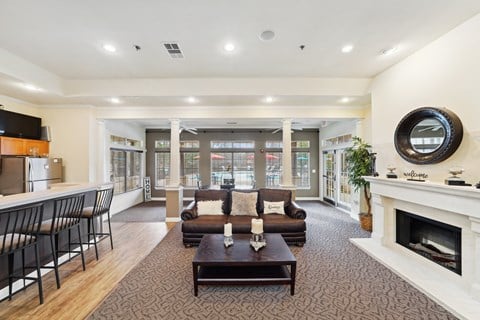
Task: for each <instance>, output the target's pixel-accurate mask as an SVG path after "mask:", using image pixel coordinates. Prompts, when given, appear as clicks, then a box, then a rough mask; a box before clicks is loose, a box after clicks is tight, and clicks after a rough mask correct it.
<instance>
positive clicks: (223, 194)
mask: <svg viewBox="0 0 480 320" xmlns="http://www.w3.org/2000/svg"><path fill="white" fill-rule="evenodd" d="M209 200H222V201H223V205H222V211H223V213H226V214H228V213H230V199H229V194H228V190H195V203H198V202H199V201H209ZM197 209H198V207H197Z"/></svg>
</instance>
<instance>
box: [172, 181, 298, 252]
mask: <svg viewBox="0 0 480 320" xmlns="http://www.w3.org/2000/svg"><path fill="white" fill-rule="evenodd" d="M232 191H236V192H258V196H257V203H256V210H257V214H258V217H259V218H262V219H263V230H264V232H265V233H280V234H281V235H282V236H283V238H284V239H285V242H286V243H287V244H289V245H291V244H295V245H298V246H303V244H304V243H305V241H306V224H305V218H306V216H307V214H306V212H305V210H303V209H302V208H300V207H299V206H298V205H297V204H296V203H295V202H294V201H292V192H291V191H290V190H283V189H259V190H248V191H247V190H196V191H195V200H194V201H192V202H191V203H190V204H189V205H188V206H187V207H186V208H185V209H184V210H183V211H182V213H181V218H182V220H183V223H182V232H183V244H184V245H185V246H186V247H187V246H193V245H198V244H199V243H200V240H201V239H202V237H203V235H204V234H207V233H222V234H223V230H224V224H225V223H227V222H231V223H232V232H233V233H234V234H235V233H250V232H251V220H252V218H254V217H252V216H243V215H235V216H234V215H230V212H231V209H232V208H231V205H232V203H231V201H232V197H231V192H232ZM209 200H222V201H223V204H222V212H223V215H200V216H199V215H198V214H197V202H198V201H209ZM263 201H270V202H277V201H284V210H285V214H263V212H264V207H263V203H264V202H263Z"/></svg>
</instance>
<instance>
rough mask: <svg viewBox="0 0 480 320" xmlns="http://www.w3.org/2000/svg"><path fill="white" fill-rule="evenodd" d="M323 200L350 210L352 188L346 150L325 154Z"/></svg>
mask: <svg viewBox="0 0 480 320" xmlns="http://www.w3.org/2000/svg"><path fill="white" fill-rule="evenodd" d="M323 200H324V201H326V202H329V203H331V204H333V205H334V206H337V207H341V208H343V209H346V210H349V209H350V206H351V205H350V201H351V187H350V184H349V183H348V175H347V162H346V157H345V150H344V149H337V150H329V151H324V152H323Z"/></svg>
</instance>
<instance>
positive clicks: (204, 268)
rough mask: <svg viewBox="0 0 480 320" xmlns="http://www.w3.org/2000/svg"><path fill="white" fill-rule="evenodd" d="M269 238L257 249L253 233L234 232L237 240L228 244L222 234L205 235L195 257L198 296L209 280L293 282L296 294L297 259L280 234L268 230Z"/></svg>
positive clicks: (251, 282) (291, 287)
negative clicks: (252, 236) (253, 244)
mask: <svg viewBox="0 0 480 320" xmlns="http://www.w3.org/2000/svg"><path fill="white" fill-rule="evenodd" d="M265 238H266V241H267V246H266V247H264V248H262V249H260V250H259V251H258V252H256V251H255V250H254V249H253V248H252V247H251V246H250V242H249V241H250V234H235V235H233V240H234V244H233V246H230V247H228V248H225V246H224V245H223V235H222V234H207V235H204V236H203V238H202V241H201V242H200V245H199V246H198V249H197V252H196V254H195V257H194V258H193V261H192V265H193V291H194V294H195V296H197V295H198V286H199V285H209V284H212V285H271V284H289V285H290V294H291V295H294V293H295V271H296V267H297V260H296V259H295V257H294V256H293V254H292V252H291V251H290V249H289V248H288V246H287V244H286V243H285V240H283V237H282V236H281V235H280V234H275V233H268V234H265ZM288 266H290V270H289V268H288Z"/></svg>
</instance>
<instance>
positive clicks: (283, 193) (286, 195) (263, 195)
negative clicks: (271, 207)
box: [258, 188, 292, 212]
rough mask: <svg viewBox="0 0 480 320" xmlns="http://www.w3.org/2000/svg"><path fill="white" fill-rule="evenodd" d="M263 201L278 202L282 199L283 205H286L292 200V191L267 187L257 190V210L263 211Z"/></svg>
mask: <svg viewBox="0 0 480 320" xmlns="http://www.w3.org/2000/svg"><path fill="white" fill-rule="evenodd" d="M263 201H270V202H278V201H283V202H284V207H288V206H289V205H290V202H291V201H292V191H291V190H286V189H267V188H262V189H259V190H258V210H259V212H263V210H264V207H263Z"/></svg>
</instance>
